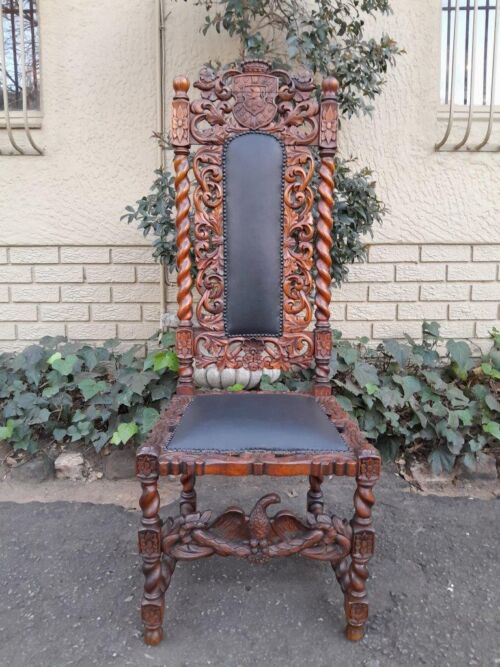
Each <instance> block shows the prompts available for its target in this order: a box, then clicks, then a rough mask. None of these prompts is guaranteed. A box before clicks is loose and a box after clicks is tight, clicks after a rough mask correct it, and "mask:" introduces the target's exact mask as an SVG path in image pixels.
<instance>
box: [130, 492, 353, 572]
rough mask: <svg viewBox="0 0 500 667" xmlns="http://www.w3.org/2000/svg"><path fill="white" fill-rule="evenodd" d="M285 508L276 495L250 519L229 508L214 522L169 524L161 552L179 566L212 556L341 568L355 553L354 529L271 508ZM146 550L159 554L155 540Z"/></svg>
mask: <svg viewBox="0 0 500 667" xmlns="http://www.w3.org/2000/svg"><path fill="white" fill-rule="evenodd" d="M279 502H281V499H280V497H279V495H277V494H276V493H270V494H267V495H265V496H263V497H262V498H260V500H258V501H257V503H256V504H255V506H254V508H253V509H252V511H251V512H250V514H248V515H247V514H245V512H244V511H243V510H242V509H241V508H240V507H229V508H228V509H226V510H225V511H224V512H223V513H222V514H221V515H220V516H218V517H215V518H213V516H212V512H211V511H210V510H208V511H205V512H202V513H200V512H196V513H193V514H188V515H186V516H178V517H175V518H169V519H167V521H166V522H165V524H164V525H163V528H162V532H161V549H162V552H163V553H164V554H166V555H167V556H169V557H171V558H174V559H175V560H195V559H198V558H206V557H207V556H211V555H214V554H216V555H218V556H237V557H238V558H247V559H248V560H249V561H251V562H254V563H264V562H266V561H267V560H269V559H270V558H281V557H285V556H292V555H293V554H299V553H300V554H301V555H302V556H305V557H306V558H312V559H314V560H321V561H328V562H330V563H333V564H338V563H339V562H340V561H341V560H342V559H343V558H346V557H347V556H348V555H349V554H350V552H351V545H352V528H351V526H350V525H349V523H348V522H347V521H342V520H341V519H339V518H338V517H336V516H334V515H329V514H324V513H316V514H313V513H308V514H307V518H306V520H305V521H302V520H301V519H298V518H297V517H296V516H295V515H294V514H292V512H290V511H288V510H282V511H281V512H278V513H277V514H275V515H274V516H273V517H269V516H268V515H267V512H266V510H267V507H269V506H270V505H272V504H276V503H279ZM143 548H145V549H146V550H147V549H148V548H149V549H152V548H156V542H155V538H151V540H150V541H149V542H148V541H147V539H146V537H144V539H143Z"/></svg>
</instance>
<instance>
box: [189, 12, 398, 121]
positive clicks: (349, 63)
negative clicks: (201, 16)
mask: <svg viewBox="0 0 500 667" xmlns="http://www.w3.org/2000/svg"><path fill="white" fill-rule="evenodd" d="M197 4H198V5H202V6H204V7H205V9H206V10H207V15H206V17H205V25H204V27H203V32H204V33H207V32H208V30H210V28H215V30H216V31H217V32H218V33H221V32H222V31H223V30H224V31H226V32H228V33H229V35H231V36H232V37H233V36H236V37H238V38H239V40H240V44H241V53H240V55H241V57H242V58H245V57H247V58H265V59H266V60H271V61H272V62H273V64H274V65H276V66H278V67H284V68H286V69H289V68H290V67H294V66H295V67H297V66H298V67H300V66H303V67H307V69H310V70H311V71H312V72H314V73H315V74H316V73H317V74H320V75H322V76H329V75H332V74H333V75H335V77H336V78H337V79H338V80H339V83H340V93H339V103H340V108H341V111H342V113H343V114H344V115H346V116H352V115H353V114H360V113H361V114H362V113H370V112H371V111H372V108H373V107H372V106H371V104H370V101H371V100H373V99H374V98H375V97H376V96H377V95H380V93H381V92H382V88H383V85H384V83H385V74H386V72H387V69H388V67H389V66H390V65H394V64H395V57H396V55H398V54H400V53H402V51H401V50H400V49H399V48H398V46H397V44H396V43H395V42H394V40H392V39H391V38H390V37H388V36H387V35H382V36H381V37H379V38H377V39H373V38H370V39H367V38H366V37H365V34H364V31H365V23H366V19H368V18H370V17H372V18H377V15H381V14H388V13H389V12H390V11H391V10H390V4H389V1H388V0H365V1H363V0H315V1H314V2H302V1H301V0H270V1H269V0H252V2H247V0H198V2H197Z"/></svg>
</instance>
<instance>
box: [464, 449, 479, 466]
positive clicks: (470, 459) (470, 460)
mask: <svg viewBox="0 0 500 667" xmlns="http://www.w3.org/2000/svg"><path fill="white" fill-rule="evenodd" d="M463 462H464V465H465V467H466V468H469V470H475V469H476V457H475V456H474V454H470V453H469V452H467V454H465V455H464V458H463Z"/></svg>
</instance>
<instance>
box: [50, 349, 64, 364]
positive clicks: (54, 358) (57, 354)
mask: <svg viewBox="0 0 500 667" xmlns="http://www.w3.org/2000/svg"><path fill="white" fill-rule="evenodd" d="M58 359H62V354H61V353H60V352H54V354H51V355H50V357H49V358H48V359H47V363H48V364H49V366H52V365H53V363H54V361H58Z"/></svg>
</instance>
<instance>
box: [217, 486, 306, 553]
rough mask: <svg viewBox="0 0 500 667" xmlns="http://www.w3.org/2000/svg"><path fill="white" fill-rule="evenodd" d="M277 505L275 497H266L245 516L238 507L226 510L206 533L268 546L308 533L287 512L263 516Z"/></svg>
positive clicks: (304, 526) (272, 495) (277, 500)
mask: <svg viewBox="0 0 500 667" xmlns="http://www.w3.org/2000/svg"><path fill="white" fill-rule="evenodd" d="M280 502H281V498H280V496H279V495H278V494H277V493H269V494H267V495H266V496H263V497H262V498H260V500H258V501H257V502H256V503H255V506H254V508H253V510H252V511H251V512H250V514H249V515H248V516H247V515H246V514H245V512H244V511H243V510H242V509H241V508H240V507H228V508H227V510H226V511H225V512H224V513H223V514H222V515H221V516H220V517H218V518H217V519H216V520H215V521H214V522H213V523H212V524H211V525H210V531H211V532H213V533H215V534H216V535H218V536H220V537H221V538H224V539H226V540H231V541H233V540H234V541H244V542H249V543H251V542H254V541H256V542H258V543H262V542H268V543H273V542H276V541H278V540H283V539H293V538H294V537H295V536H297V535H300V534H303V533H304V532H305V531H307V530H310V528H309V527H308V526H306V525H305V524H304V523H302V522H301V521H300V520H299V519H297V517H295V516H294V515H293V514H292V513H291V512H288V511H287V510H283V511H281V512H278V514H276V515H275V516H274V517H272V518H270V517H269V516H268V515H267V512H266V510H267V508H268V507H269V506H270V505H276V504H278V503H280Z"/></svg>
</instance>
